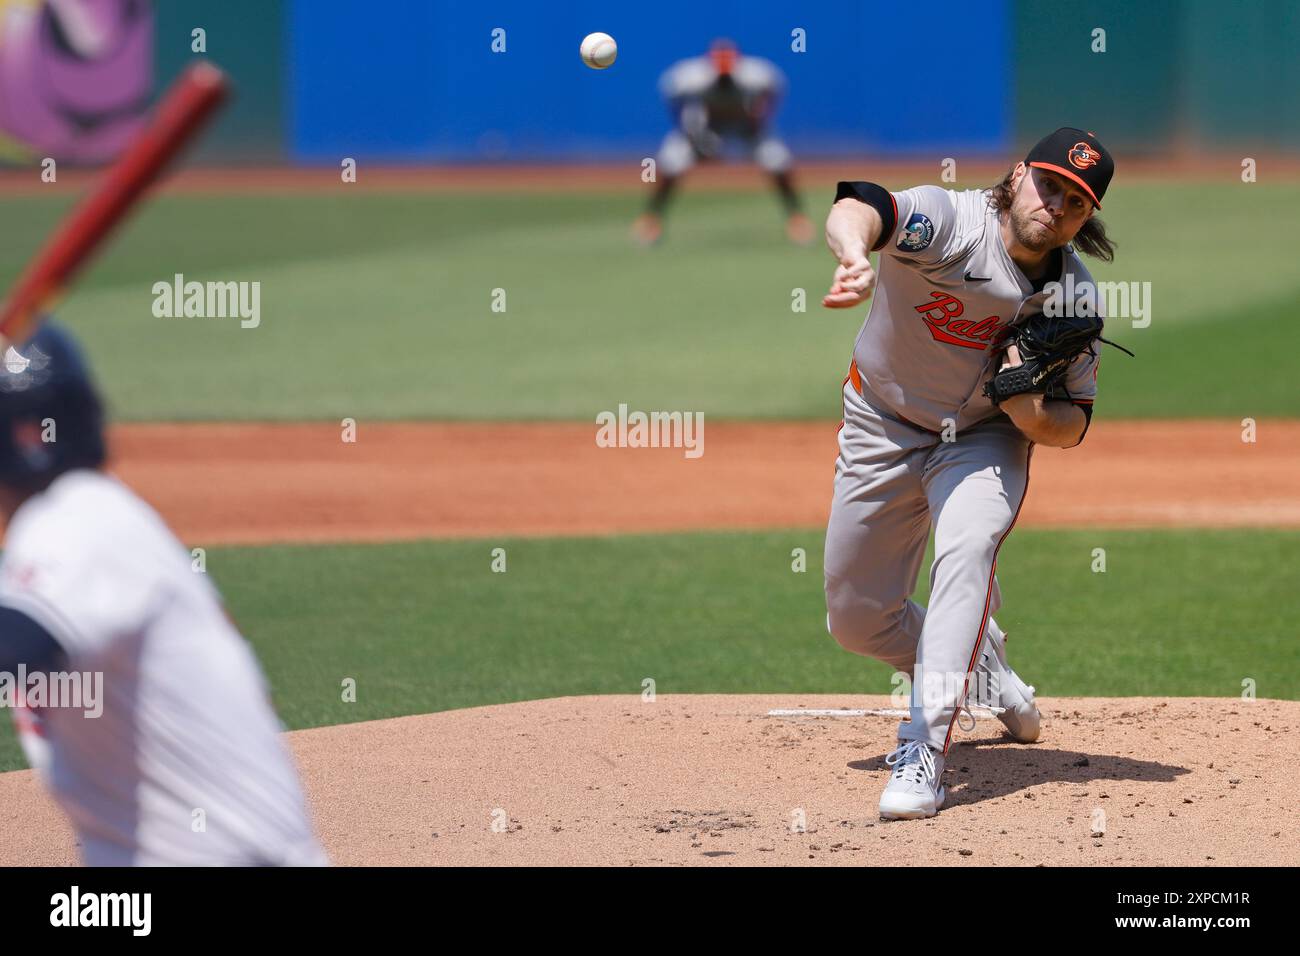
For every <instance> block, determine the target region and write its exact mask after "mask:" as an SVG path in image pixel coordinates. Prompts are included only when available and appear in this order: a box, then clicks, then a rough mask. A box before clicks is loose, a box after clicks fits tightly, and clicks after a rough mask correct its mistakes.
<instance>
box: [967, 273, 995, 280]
mask: <svg viewBox="0 0 1300 956" xmlns="http://www.w3.org/2000/svg"><path fill="white" fill-rule="evenodd" d="M966 281H967V282H992V281H993V277H992V276H973V275H971V274H970V273H969V272H967V273H966Z"/></svg>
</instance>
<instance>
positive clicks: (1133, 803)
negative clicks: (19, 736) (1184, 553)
mask: <svg viewBox="0 0 1300 956" xmlns="http://www.w3.org/2000/svg"><path fill="white" fill-rule="evenodd" d="M1040 704H1041V706H1042V710H1043V714H1044V732H1043V739H1042V741H1040V742H1039V743H1037V744H1034V745H1030V746H1023V745H1020V744H1015V743H1013V742H1011V741H1010V740H1009V738H1006V737H1005V736H1003V735H1002V733H1001V730H1002V728H1001V725H1000V724H999V723H998V722H997V721H996V720H993V719H986V720H981V721H979V722H978V723H977V726H976V728H975V730H974V731H973V732H971V733H968V734H962V735H961V736H960V737H959V738H958V740H959V742H958V744H957V745H956V746H955V747H954V748H953V749H952V750H951V751H950V754H949V759H948V767H949V769H948V772H947V774H946V775H945V783H946V785H947V786H948V789H949V795H948V804H947V806H946V807H945V808H944V810H943V811H942V812H941V813H940V814H939V816H938V817H936V818H934V819H932V820H925V821H909V822H898V823H883V822H881V821H879V820H878V818H877V816H876V812H875V809H876V801H877V799H878V798H879V795H880V789H881V787H882V786H883V785H884V781H885V778H886V769H885V766H884V760H883V758H884V755H885V754H886V753H887V752H888V751H889V749H890V748H891V747H892V746H893V741H894V733H895V730H896V727H897V721H898V718H897V717H891V716H878V715H871V714H868V715H864V716H812V715H807V714H805V715H802V716H770V715H769V712H770V711H772V710H776V709H788V710H796V711H797V710H804V711H807V710H829V709H866V710H871V709H876V708H888V707H890V706H891V705H890V702H889V700H888V698H885V697H862V696H855V695H849V694H844V695H804V696H793V695H779V696H778V695H672V696H660V697H659V698H658V699H657V700H655V701H654V702H643V701H642V700H641V698H640V697H638V696H634V695H628V696H620V697H609V696H606V697H570V698H559V699H555V700H542V701H531V702H528V703H522V704H508V705H502V706H495V707H477V708H472V709H469V710H458V711H449V712H446V713H439V714H430V715H425V716H419V717H401V718H396V719H392V720H380V721H372V722H368V723H361V724H349V725H344V726H338V727H323V728H317V729H314V730H304V731H297V732H295V733H293V734H291V735H290V740H291V743H292V746H293V749H294V751H295V753H296V754H297V757H298V761H299V764H300V766H301V768H302V772H303V777H304V780H305V782H306V785H307V789H308V793H309V795H310V801H311V804H312V809H313V812H314V814H315V817H316V821H317V825H318V827H319V830H320V832H321V835H322V838H323V840H324V842H325V845H326V847H327V848H328V850H329V852H330V855H331V857H332V859H333V860H334V861H335V862H336V863H340V864H347V865H369V864H385V865H408V864H414V865H441V864H456V865H466V864H522V865H533V864H579V865H584V864H611V865H646V864H651V865H654V864H669V865H726V864H745V865H770V864H816V865H823V864H826V865H873V866H878V865H898V864H943V865H949V864H964V863H971V864H983V865H989V864H995V865H1026V866H1032V865H1036V864H1047V865H1072V864H1086V865H1093V866H1096V865H1102V866H1108V865H1123V866H1131V865H1146V866H1155V865H1160V866H1226V865H1247V864H1249V865H1261V864H1262V865H1290V866H1294V865H1297V864H1298V863H1300V838H1298V837H1297V833H1296V830H1295V828H1294V826H1292V825H1291V823H1290V820H1291V814H1292V811H1291V808H1290V804H1289V802H1288V800H1287V794H1288V793H1289V792H1290V787H1291V781H1290V771H1291V761H1290V751H1291V749H1292V748H1291V747H1290V745H1289V743H1288V741H1291V740H1294V739H1295V733H1296V732H1297V730H1300V702H1294V701H1274V700H1258V701H1243V700H1239V699H1236V698H1224V699H1220V698H1163V699H1162V698H1117V699H1099V698H1057V699H1046V700H1043V701H1040ZM0 808H3V810H0V864H24V865H30V864H52V863H68V862H72V861H73V860H74V859H75V856H74V850H73V844H72V836H71V833H70V831H69V830H68V827H67V826H66V824H65V823H64V822H63V820H62V818H61V817H60V816H59V815H58V813H57V811H56V810H55V809H54V808H53V806H52V805H51V804H50V803H49V802H48V800H47V799H46V798H45V797H44V796H43V794H42V793H41V792H40V790H39V787H38V786H37V783H36V781H35V779H34V778H33V777H32V775H31V772H30V771H20V772H17V773H10V774H4V775H0ZM1098 831H1104V832H1103V833H1102V835H1100V836H1094V833H1096V832H1098Z"/></svg>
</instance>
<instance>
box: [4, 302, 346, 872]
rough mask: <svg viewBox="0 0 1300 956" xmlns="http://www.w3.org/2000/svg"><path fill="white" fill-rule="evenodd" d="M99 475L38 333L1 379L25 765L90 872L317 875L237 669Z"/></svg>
mask: <svg viewBox="0 0 1300 956" xmlns="http://www.w3.org/2000/svg"><path fill="white" fill-rule="evenodd" d="M104 462H105V442H104V435H103V428H102V413H101V405H100V400H99V397H98V395H97V394H96V391H95V388H94V386H93V384H92V382H91V380H90V377H89V374H88V372H87V370H86V367H85V365H84V364H83V362H82V359H81V357H80V354H79V352H78V350H77V348H76V346H75V345H74V343H73V342H72V340H71V338H70V337H69V336H68V335H67V333H66V332H64V331H63V330H62V329H60V328H59V327H58V326H57V325H53V324H50V323H47V324H46V325H45V326H44V327H43V328H42V329H41V330H40V331H38V332H37V333H36V334H35V335H34V336H33V337H32V339H31V341H30V342H28V343H26V344H25V345H22V346H20V347H18V348H13V349H9V350H8V352H7V353H6V354H5V356H4V362H3V365H0V513H2V514H3V516H4V517H5V518H6V519H7V520H8V529H7V533H6V535H5V541H4V559H3V563H2V564H0V672H3V673H5V674H7V675H10V676H11V677H12V675H15V674H17V675H19V676H20V677H22V678H23V679H21V680H18V681H17V682H16V683H17V686H18V688H19V693H20V694H21V695H22V696H23V699H22V700H21V701H20V702H19V706H18V707H17V708H16V711H15V720H16V723H17V725H18V730H19V736H20V739H21V741H22V744H23V748H24V750H25V751H26V753H27V757H28V760H29V762H30V763H31V764H32V766H33V767H35V768H36V769H37V770H38V771H39V772H40V774H41V777H42V779H43V780H44V782H45V783H46V785H47V786H48V787H49V788H50V790H51V791H52V792H53V795H54V797H55V798H56V799H57V800H58V802H59V804H60V805H61V806H62V807H63V809H64V810H65V811H66V812H67V814H68V815H69V817H70V818H71V820H72V824H73V827H74V828H75V829H76V832H77V837H78V840H79V843H80V846H81V854H82V858H83V860H84V862H85V863H87V864H88V865H110V866H129V865H173V866H195V865H315V864H323V863H324V862H325V855H324V852H323V851H322V849H321V847H320V844H319V843H318V842H317V840H316V837H315V835H314V834H313V832H312V827H311V824H310V822H309V820H308V816H307V811H306V807H305V804H304V800H303V793H302V789H301V787H300V785H299V782H298V776H297V772H296V771H295V769H294V767H293V764H292V761H291V758H290V755H289V753H288V750H287V748H286V747H285V745H284V742H283V740H282V739H281V737H280V730H281V728H280V725H279V722H278V721H277V719H276V716H275V713H274V712H273V711H272V709H271V705H270V702H269V701H268V699H267V690H266V685H265V682H264V680H263V677H262V674H261V671H260V669H259V668H258V665H257V661H256V660H255V659H254V657H253V654H252V651H251V650H250V649H249V647H248V645H247V644H246V643H245V642H244V639H243V638H242V637H241V636H240V634H239V632H238V631H236V630H235V628H234V626H233V625H232V623H231V622H230V620H229V618H228V617H227V616H226V614H225V612H224V611H223V609H222V604H221V599H220V596H219V595H218V594H217V592H216V589H215V588H213V587H212V585H211V584H210V583H209V582H208V579H207V577H206V576H205V575H204V574H201V573H196V572H195V571H194V570H193V569H192V567H191V561H190V555H189V553H188V552H186V551H185V550H184V548H183V547H182V546H181V544H180V543H179V542H178V541H177V540H176V539H175V538H174V537H173V536H172V534H171V532H170V531H168V529H167V527H166V526H165V525H164V524H163V521H162V519H161V518H159V517H158V515H157V514H156V513H155V512H154V511H153V510H152V509H151V508H150V507H149V506H148V505H146V504H145V503H144V502H143V501H141V500H140V499H139V498H137V497H136V496H135V495H134V494H132V493H131V491H130V490H129V489H127V488H126V487H125V486H124V485H122V484H121V483H120V482H118V481H117V480H116V479H115V478H113V477H112V476H110V475H108V474H106V473H105V472H104V471H103V466H104ZM33 678H35V679H33ZM70 678H71V679H70ZM79 679H81V680H79ZM82 685H85V686H86V687H87V688H88V693H87V694H85V695H81V694H79V695H78V696H79V698H80V699H78V700H76V701H75V702H73V701H70V700H52V699H47V698H48V697H50V696H52V695H51V694H50V690H51V689H52V688H54V687H56V686H60V687H62V688H64V689H68V688H71V687H79V686H82ZM96 687H97V688H98V691H96V690H95V688H96ZM92 696H93V697H94V698H95V699H93V700H91V699H88V698H89V697H92Z"/></svg>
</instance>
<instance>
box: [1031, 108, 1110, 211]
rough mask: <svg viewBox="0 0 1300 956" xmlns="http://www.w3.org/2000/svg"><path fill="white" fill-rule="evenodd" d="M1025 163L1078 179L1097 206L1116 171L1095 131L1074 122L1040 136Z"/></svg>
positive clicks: (1099, 206) (1077, 181)
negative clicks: (1092, 131)
mask: <svg viewBox="0 0 1300 956" xmlns="http://www.w3.org/2000/svg"><path fill="white" fill-rule="evenodd" d="M1025 165H1026V166H1037V167H1038V168H1039V169H1050V170H1051V171H1052V172H1054V173H1060V174H1061V175H1062V176H1064V177H1065V178H1066V179H1070V180H1073V181H1074V182H1076V183H1078V184H1079V185H1080V186H1082V187H1083V190H1084V192H1086V193H1087V194H1088V195H1089V196H1091V197H1092V201H1093V203H1094V204H1095V205H1096V207H1097V208H1098V209H1100V208H1101V197H1102V196H1104V195H1106V187H1107V186H1109V185H1110V178H1111V177H1112V176H1114V175H1115V160H1114V159H1112V158H1111V155H1110V153H1109V152H1108V151H1107V150H1106V148H1105V147H1103V146H1102V145H1101V143H1100V141H1098V139H1097V135H1096V134H1095V133H1091V132H1087V131H1086V130H1081V129H1075V128H1074V127H1073V126H1062V127H1061V128H1060V129H1058V130H1057V131H1056V132H1055V133H1051V134H1049V135H1047V136H1044V137H1043V138H1042V139H1040V140H1039V141H1038V143H1037V144H1036V145H1035V146H1034V148H1033V149H1031V150H1030V151H1029V155H1028V156H1026V157H1025Z"/></svg>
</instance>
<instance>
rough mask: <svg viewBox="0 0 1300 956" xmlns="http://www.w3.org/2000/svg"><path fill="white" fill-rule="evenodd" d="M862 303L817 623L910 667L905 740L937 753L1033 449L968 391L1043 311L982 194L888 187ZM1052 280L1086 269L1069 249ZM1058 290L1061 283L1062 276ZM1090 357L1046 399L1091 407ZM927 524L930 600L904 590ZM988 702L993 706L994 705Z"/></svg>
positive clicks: (987, 617) (982, 621) (1093, 367)
mask: <svg viewBox="0 0 1300 956" xmlns="http://www.w3.org/2000/svg"><path fill="white" fill-rule="evenodd" d="M889 195H890V197H891V202H892V203H893V206H894V209H896V216H895V221H896V225H895V227H894V229H893V230H892V232H891V234H890V235H889V236H886V237H882V242H884V245H883V247H882V250H881V256H880V266H879V269H878V282H877V286H876V291H875V295H874V299H873V301H872V304H871V311H870V313H869V315H868V317H867V320H866V323H865V324H864V325H863V328H862V331H861V333H860V334H859V336H858V339H857V343H856V345H855V348H854V359H853V363H852V365H851V366H850V372H849V376H848V377H847V378H846V379H845V382H844V386H843V400H844V424H843V425H842V426H841V429H840V435H839V445H840V454H839V459H838V462H837V464H836V473H835V487H834V496H833V499H832V504H831V516H830V522H829V524H828V527H827V531H826V553H825V578H826V580H825V587H826V607H827V627H828V629H829V630H830V632H831V634H832V635H834V637H835V638H836V640H837V641H839V642H840V644H841V645H843V646H844V647H845V648H847V649H848V650H851V651H854V652H856V653H860V654H864V655H867V656H870V657H874V658H877V659H879V660H883V661H885V662H887V663H889V664H890V665H892V666H893V667H895V668H896V669H898V670H900V671H903V672H906V673H907V674H908V675H910V676H912V677H913V686H912V702H911V713H910V719H909V720H907V721H905V722H904V723H903V724H902V725H901V727H900V728H899V736H900V738H902V739H905V740H923V741H926V742H927V743H929V744H930V745H931V746H933V747H935V748H937V749H939V750H941V751H945V752H946V750H947V748H948V745H949V742H950V740H951V737H952V732H953V727H954V724H955V722H956V717H957V714H958V712H959V708H960V707H961V706H962V705H963V704H964V702H965V700H966V698H967V694H968V692H969V690H970V687H971V680H972V679H973V677H974V674H975V672H976V665H977V662H978V660H979V655H980V651H981V644H982V642H983V641H984V640H985V638H986V635H989V636H993V637H1000V636H1001V631H1000V629H999V628H998V625H997V624H996V622H994V620H993V619H992V617H991V615H992V613H993V612H994V611H996V610H997V608H998V607H999V605H1000V604H1001V600H1002V595H1001V593H1000V590H999V587H998V582H997V578H996V576H995V572H996V568H997V555H998V550H999V548H1000V547H1001V545H1002V542H1003V541H1004V540H1005V539H1006V537H1007V535H1008V534H1010V532H1011V528H1012V527H1013V525H1014V524H1015V520H1016V516H1017V515H1018V514H1019V511H1020V506H1021V504H1022V502H1023V500H1024V495H1025V492H1026V490H1027V488H1028V482H1029V462H1030V457H1031V455H1032V452H1033V446H1032V444H1031V443H1030V442H1029V441H1028V440H1027V439H1026V438H1025V437H1024V435H1023V434H1022V433H1021V432H1020V430H1019V429H1018V428H1017V427H1016V426H1015V424H1014V423H1012V421H1011V420H1010V419H1009V418H1008V417H1007V416H1005V415H1004V414H1002V413H1001V412H1000V411H999V410H998V409H997V408H996V407H995V406H993V405H992V404H991V403H990V402H989V400H988V399H987V398H985V397H984V396H983V394H982V389H983V385H984V382H986V381H987V380H988V379H989V377H990V376H991V375H992V373H993V372H994V371H996V368H997V365H998V362H999V360H1000V358H1001V348H1000V340H1001V337H1002V336H1003V334H1004V333H1005V332H1006V330H1007V329H1008V328H1009V327H1010V326H1013V325H1015V324H1016V323H1018V322H1020V321H1022V320H1023V319H1024V318H1025V317H1026V316H1028V315H1030V314H1033V313H1034V312H1038V311H1042V310H1043V305H1044V302H1045V299H1046V297H1047V294H1048V293H1047V291H1046V290H1044V291H1036V290H1035V288H1034V286H1033V284H1032V283H1030V281H1029V280H1028V279H1027V278H1026V277H1025V276H1024V274H1023V273H1021V271H1020V269H1019V268H1018V267H1017V266H1016V264H1015V263H1014V262H1013V261H1012V260H1011V258H1010V257H1009V255H1008V254H1007V251H1006V248H1005V246H1004V245H1003V242H1002V238H1001V234H1000V231H999V228H998V218H997V214H996V213H995V212H994V211H993V210H992V209H991V208H990V207H989V205H988V193H987V192H986V191H982V190H973V191H968V192H954V191H951V190H945V189H941V188H939V187H936V186H920V187H917V188H915V189H908V190H904V191H902V192H898V193H891V194H889ZM1055 255H1056V259H1055V262H1056V263H1057V264H1059V275H1056V274H1053V275H1052V277H1051V278H1053V279H1060V280H1061V281H1062V283H1063V284H1064V280H1065V277H1066V276H1067V275H1068V274H1072V275H1073V276H1074V282H1075V283H1076V287H1077V283H1080V282H1083V281H1084V280H1087V279H1089V278H1090V277H1089V275H1088V271H1087V269H1085V268H1084V267H1083V264H1082V263H1081V262H1080V261H1079V258H1078V256H1077V255H1076V254H1075V253H1074V251H1073V250H1072V249H1070V248H1068V247H1065V248H1063V249H1062V250H1060V251H1059V253H1057V254H1055ZM1066 287H1067V288H1068V286H1066ZM1096 372H1097V358H1096V356H1095V355H1088V356H1085V357H1083V358H1081V359H1079V360H1077V361H1076V362H1075V363H1074V365H1073V366H1072V367H1071V368H1070V370H1069V372H1068V375H1067V377H1066V379H1065V381H1064V383H1063V388H1062V389H1061V391H1060V394H1059V395H1057V396H1054V397H1059V398H1061V399H1063V400H1067V401H1072V402H1075V403H1076V404H1079V405H1085V406H1091V403H1092V401H1093V398H1094V396H1095V394H1096ZM931 530H933V531H934V537H935V560H934V564H933V566H932V567H931V569H930V599H929V606H928V607H922V606H921V605H919V604H917V603H916V602H915V601H912V600H911V597H910V596H911V594H912V592H913V591H914V590H915V587H916V580H917V575H918V573H919V571H920V567H921V561H922V558H923V556H924V554H925V547H926V541H927V538H928V536H929V532H930V531H931ZM993 702H994V703H996V701H993Z"/></svg>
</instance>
